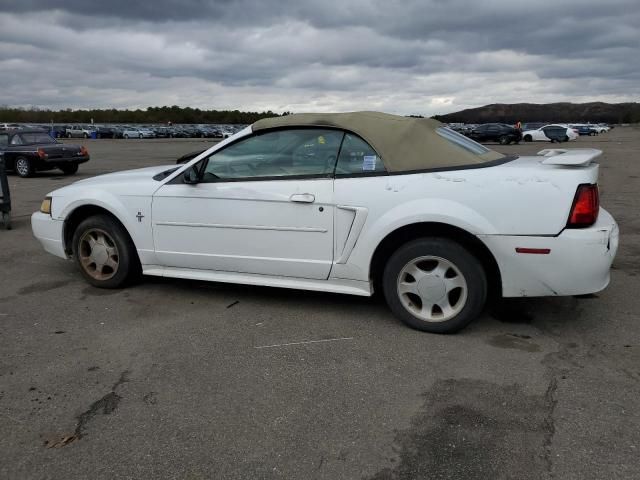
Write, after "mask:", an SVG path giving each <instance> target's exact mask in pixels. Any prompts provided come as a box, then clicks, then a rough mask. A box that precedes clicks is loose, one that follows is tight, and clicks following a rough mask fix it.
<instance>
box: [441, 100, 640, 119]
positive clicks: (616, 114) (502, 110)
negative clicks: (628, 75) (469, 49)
mask: <svg viewBox="0 0 640 480" xmlns="http://www.w3.org/2000/svg"><path fill="white" fill-rule="evenodd" d="M434 118H435V119H437V120H440V121H441V122H447V123H489V122H500V123H509V124H512V123H515V122H517V121H521V122H559V123H560V122H561V123H568V122H576V123H578V122H592V123H599V122H606V123H636V122H640V103H603V102H592V103H543V104H538V103H513V104H505V103H495V104H492V105H485V106H484V107H478V108H469V109H467V110H462V111H460V112H455V113H448V114H446V115H436V116H435V117H434Z"/></svg>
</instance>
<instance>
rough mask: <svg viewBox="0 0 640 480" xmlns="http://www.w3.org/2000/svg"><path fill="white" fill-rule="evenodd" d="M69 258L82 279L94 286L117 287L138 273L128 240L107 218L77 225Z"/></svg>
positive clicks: (138, 267) (136, 259)
mask: <svg viewBox="0 0 640 480" xmlns="http://www.w3.org/2000/svg"><path fill="white" fill-rule="evenodd" d="M73 255H74V258H75V261H76V264H77V265H78V267H79V268H80V272H81V273H82V275H83V277H84V278H85V279H86V280H87V282H89V283H90V284H91V285H93V286H95V287H99V288H120V287H123V286H125V285H126V283H127V282H128V281H130V280H131V279H132V278H133V277H134V276H137V275H138V274H139V272H140V263H139V260H138V257H137V254H136V250H135V246H134V245H133V242H132V241H131V238H130V237H129V235H128V234H127V231H126V230H125V229H124V227H123V226H122V225H120V224H119V223H118V222H117V221H116V220H114V219H113V218H112V217H110V216H108V215H95V216H92V217H89V218H87V219H86V220H84V221H83V222H81V223H80V225H78V228H77V229H76V231H75V233H74V235H73Z"/></svg>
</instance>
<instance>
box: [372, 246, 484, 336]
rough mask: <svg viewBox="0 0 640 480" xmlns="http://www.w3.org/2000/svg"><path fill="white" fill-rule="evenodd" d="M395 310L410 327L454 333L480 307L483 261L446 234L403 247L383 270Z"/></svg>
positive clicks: (482, 292)
mask: <svg viewBox="0 0 640 480" xmlns="http://www.w3.org/2000/svg"><path fill="white" fill-rule="evenodd" d="M382 286H383V291H384V295H385V298H386V300H387V304H388V305H389V308H390V309H391V311H392V312H393V313H394V314H395V315H396V316H397V317H398V318H399V319H400V320H402V321H403V322H404V323H405V324H407V325H408V326H410V327H412V328H415V329H418V330H423V331H426V332H432V333H453V332H456V331H458V330H460V329H462V328H464V327H465V326H467V325H468V324H469V322H471V321H472V320H473V319H475V318H476V317H477V316H478V315H479V314H480V312H481V311H482V309H483V307H484V304H485V301H486V297H487V278H486V275H485V272H484V269H483V268H482V265H481V264H480V262H479V260H478V259H477V258H475V257H474V256H473V255H472V254H471V253H470V252H469V251H468V250H466V249H465V248H464V247H462V246H461V245H460V244H458V243H456V242H454V241H452V240H449V239H446V238H421V239H417V240H414V241H411V242H409V243H406V244H405V245H403V246H401V247H400V248H399V249H398V250H396V251H395V253H394V254H393V255H392V256H391V258H390V259H389V261H388V262H387V265H386V266H385V270H384V278H383V280H382Z"/></svg>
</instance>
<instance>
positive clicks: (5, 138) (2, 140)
mask: <svg viewBox="0 0 640 480" xmlns="http://www.w3.org/2000/svg"><path fill="white" fill-rule="evenodd" d="M7 145H9V135H0V147H6V146H7Z"/></svg>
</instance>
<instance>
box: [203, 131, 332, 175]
mask: <svg viewBox="0 0 640 480" xmlns="http://www.w3.org/2000/svg"><path fill="white" fill-rule="evenodd" d="M342 136H343V133H342V132H341V131H339V130H327V129H317V128H309V129H292V130H277V131H273V132H267V133H263V134H259V135H255V136H253V137H250V138H247V139H246V140H241V141H240V142H238V143H236V144H233V145H230V146H228V147H227V148H225V149H223V150H221V151H219V152H216V153H214V154H213V155H211V156H210V157H209V158H208V159H207V164H206V165H205V168H204V172H203V176H202V181H204V182H212V181H216V180H219V179H222V180H225V179H230V180H231V179H247V180H250V179H261V178H264V177H283V178H286V177H298V176H310V177H318V176H329V175H331V173H333V169H334V167H335V163H336V157H337V155H338V149H339V147H340V142H341V141H342Z"/></svg>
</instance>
